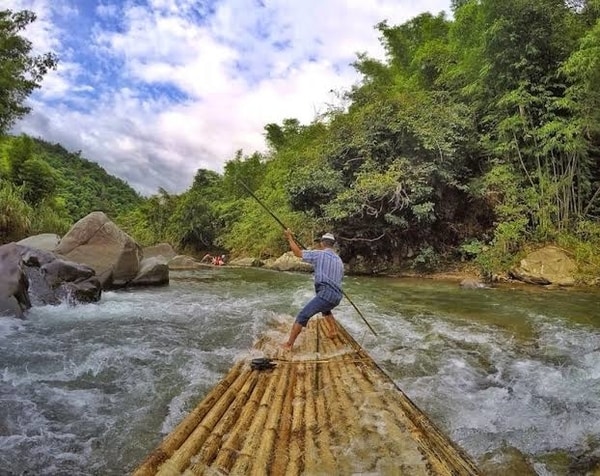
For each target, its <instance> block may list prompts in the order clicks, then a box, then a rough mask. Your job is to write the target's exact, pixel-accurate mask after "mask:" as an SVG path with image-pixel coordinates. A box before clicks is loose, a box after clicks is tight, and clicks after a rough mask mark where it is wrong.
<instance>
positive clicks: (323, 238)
mask: <svg viewBox="0 0 600 476" xmlns="http://www.w3.org/2000/svg"><path fill="white" fill-rule="evenodd" d="M322 240H330V241H335V236H333V235H332V234H331V233H325V234H324V235H323V236H322V237H321V241H322Z"/></svg>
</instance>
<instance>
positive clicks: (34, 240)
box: [17, 233, 60, 251]
mask: <svg viewBox="0 0 600 476" xmlns="http://www.w3.org/2000/svg"><path fill="white" fill-rule="evenodd" d="M59 243H60V236H58V235H56V234H54V233H42V234H41V235H34V236H29V237H27V238H24V239H22V240H21V241H17V245H23V246H29V247H30V248H35V249H37V250H45V251H54V250H55V248H56V247H57V246H58V244H59Z"/></svg>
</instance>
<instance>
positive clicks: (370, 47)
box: [0, 0, 450, 195]
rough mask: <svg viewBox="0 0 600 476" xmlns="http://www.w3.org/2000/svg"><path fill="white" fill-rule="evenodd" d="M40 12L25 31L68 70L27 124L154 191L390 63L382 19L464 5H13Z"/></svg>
mask: <svg viewBox="0 0 600 476" xmlns="http://www.w3.org/2000/svg"><path fill="white" fill-rule="evenodd" d="M0 8H2V9H10V10H23V9H27V10H32V11H33V12H35V13H36V14H37V20H36V21H35V22H34V23H33V24H32V25H30V27H28V29H27V30H26V31H25V32H24V33H23V35H24V36H26V37H27V38H28V39H29V40H31V41H32V44H33V51H34V53H36V54H39V53H44V52H48V51H52V52H54V53H56V54H57V55H58V57H59V60H60V62H59V66H58V68H57V70H56V71H52V72H50V73H49V74H48V75H47V76H46V77H45V78H44V80H43V82H42V87H41V88H40V89H38V90H36V92H35V93H34V94H33V95H32V96H31V97H30V98H29V99H28V105H29V106H30V107H31V108H32V112H31V113H30V114H28V115H27V116H26V117H24V118H23V119H21V120H20V121H19V122H17V123H16V124H15V126H14V127H13V130H12V131H11V132H12V133H14V134H20V133H26V134H29V135H32V136H34V137H39V138H41V139H44V140H46V141H49V142H52V143H55V142H58V143H60V144H62V145H63V146H64V147H65V148H66V149H67V150H70V151H73V152H76V151H81V153H82V156H83V157H84V158H86V159H88V160H91V161H94V162H97V163H98V164H99V165H100V166H102V167H103V168H104V169H105V170H106V171H107V172H108V173H110V174H111V175H114V176H117V177H119V178H121V179H123V180H125V181H126V182H127V183H129V185H131V186H132V187H133V188H134V189H136V190H137V191H138V192H140V193H141V194H143V195H152V194H155V193H157V191H158V189H159V187H160V188H163V189H165V190H166V191H168V192H169V193H176V194H179V193H182V192H184V191H185V190H187V189H188V188H189V187H190V186H191V184H192V181H193V178H194V175H195V173H196V171H197V170H198V169H199V168H204V169H209V170H214V171H216V172H219V173H222V172H223V167H224V165H225V163H226V162H227V161H229V160H231V159H233V158H234V156H235V152H236V151H237V150H240V149H241V150H242V151H243V153H244V155H250V154H252V153H253V152H255V151H265V150H266V143H265V137H264V126H265V125H266V124H269V123H272V122H275V123H281V122H282V121H283V120H284V119H286V118H296V119H298V120H299V121H300V122H301V123H303V124H308V123H310V122H311V121H313V120H314V119H315V118H316V117H317V116H318V115H319V114H320V113H323V112H324V111H326V110H327V107H328V105H332V104H333V105H337V104H339V95H340V93H342V92H343V91H346V90H348V89H349V88H350V87H351V86H352V85H353V84H356V83H357V82H358V81H360V76H359V75H358V73H357V72H356V71H355V70H354V68H353V67H352V66H351V64H352V62H353V61H354V60H355V59H356V55H357V53H367V54H368V55H369V56H370V57H373V58H379V59H383V58H384V52H383V48H382V47H381V44H380V41H379V34H378V32H377V30H376V29H375V25H376V24H377V23H379V22H381V21H383V20H387V22H388V24H389V25H397V24H401V23H404V22H406V21H408V20H410V19H412V18H414V17H415V16H417V15H418V14H420V13H423V12H431V13H433V14H438V13H439V12H441V11H445V12H446V13H447V14H449V12H450V0H206V1H204V0H202V1H197V0H99V1H96V0H0Z"/></svg>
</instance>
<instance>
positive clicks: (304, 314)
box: [281, 229, 344, 350]
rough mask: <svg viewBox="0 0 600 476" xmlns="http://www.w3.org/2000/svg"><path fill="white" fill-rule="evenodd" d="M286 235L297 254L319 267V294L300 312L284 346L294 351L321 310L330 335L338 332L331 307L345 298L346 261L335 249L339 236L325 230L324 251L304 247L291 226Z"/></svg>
mask: <svg viewBox="0 0 600 476" xmlns="http://www.w3.org/2000/svg"><path fill="white" fill-rule="evenodd" d="M285 236H286V238H287V240H288V243H289V245H290V249H291V250H292V252H293V253H294V255H295V256H297V257H298V258H302V260H303V261H306V262H307V263H310V264H312V265H313V266H314V269H315V292H316V296H315V297H314V298H312V299H311V300H310V301H309V302H308V303H307V304H306V305H305V306H304V307H303V308H302V310H301V311H300V312H299V313H298V316H296V320H295V322H294V324H293V325H292V330H291V331H290V336H289V338H288V340H287V342H285V343H284V344H282V345H281V346H282V347H283V348H284V349H285V350H292V347H294V342H295V341H296V337H298V335H299V334H300V332H302V328H303V327H306V324H307V323H308V320H309V319H310V318H311V317H312V316H314V315H315V314H317V313H318V312H321V313H322V314H323V317H325V324H326V327H328V329H329V332H328V334H327V335H328V337H334V336H335V335H336V325H335V319H334V318H333V314H332V313H331V310H332V309H333V308H334V307H336V306H337V305H338V304H339V303H340V301H341V300H342V278H343V277H344V264H343V263H342V260H341V259H340V257H339V256H338V255H337V254H336V252H335V251H334V250H333V245H334V243H335V237H334V236H333V235H332V234H331V233H325V234H324V235H323V236H322V237H321V241H320V244H321V249H320V250H302V249H300V247H299V246H298V244H297V243H296V241H295V240H294V235H293V233H292V232H291V230H290V229H287V230H285Z"/></svg>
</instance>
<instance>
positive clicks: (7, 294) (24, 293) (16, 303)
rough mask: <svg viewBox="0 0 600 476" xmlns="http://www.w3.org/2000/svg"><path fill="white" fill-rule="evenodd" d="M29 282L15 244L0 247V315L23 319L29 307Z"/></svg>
mask: <svg viewBox="0 0 600 476" xmlns="http://www.w3.org/2000/svg"><path fill="white" fill-rule="evenodd" d="M28 288H29V280H28V279H27V276H26V275H25V271H24V270H23V260H22V259H21V253H20V252H19V248H18V246H17V244H16V243H8V244H7V245H2V246H0V315H13V316H16V317H19V318H23V317H24V314H23V313H24V311H26V310H27V309H29V308H30V307H31V300H30V299H29V294H28Z"/></svg>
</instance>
